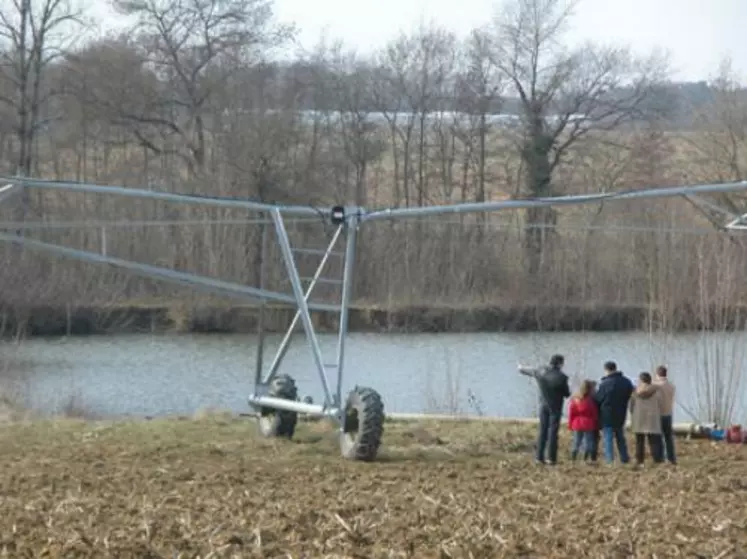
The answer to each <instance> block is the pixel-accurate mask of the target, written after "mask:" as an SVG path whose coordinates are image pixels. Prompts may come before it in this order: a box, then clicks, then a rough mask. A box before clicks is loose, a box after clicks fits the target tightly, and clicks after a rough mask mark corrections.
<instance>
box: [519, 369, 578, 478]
mask: <svg viewBox="0 0 747 559" xmlns="http://www.w3.org/2000/svg"><path fill="white" fill-rule="evenodd" d="M564 363H565V359H564V358H563V356H562V355H553V356H552V358H551V359H550V364H549V365H548V366H545V367H540V368H539V369H532V368H527V367H522V366H519V372H520V373H521V374H522V375H526V376H530V377H532V378H534V379H535V380H536V381H537V386H538V387H539V392H540V409H539V433H538V434H537V456H536V462H537V463H538V464H548V465H555V464H556V463H557V461H558V431H559V430H560V419H561V417H562V415H563V403H564V402H565V399H566V398H568V397H570V395H571V389H570V386H569V385H568V376H567V375H566V374H565V373H564V372H563V364H564ZM545 449H547V460H545Z"/></svg>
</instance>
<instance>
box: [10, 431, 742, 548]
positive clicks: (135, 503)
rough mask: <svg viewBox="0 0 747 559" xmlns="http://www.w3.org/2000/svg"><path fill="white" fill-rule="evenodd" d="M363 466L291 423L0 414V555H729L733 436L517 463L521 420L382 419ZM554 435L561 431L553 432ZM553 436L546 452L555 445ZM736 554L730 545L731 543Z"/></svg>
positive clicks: (330, 440) (329, 438)
mask: <svg viewBox="0 0 747 559" xmlns="http://www.w3.org/2000/svg"><path fill="white" fill-rule="evenodd" d="M386 429H387V430H386V433H385V446H384V447H383V448H382V451H381V457H380V460H379V461H378V462H376V463H370V464H365V463H355V462H345V461H343V460H342V459H341V458H339V457H338V451H337V446H336V444H335V439H334V431H333V430H332V428H331V427H329V426H327V425H325V424H322V423H304V424H302V425H301V426H300V428H299V432H298V434H297V436H296V438H295V440H294V441H293V442H287V441H277V440H264V439H260V438H259V437H258V435H257V434H256V426H255V425H254V423H253V421H252V420H250V419H241V418H230V417H227V416H207V417H202V418H198V419H181V420H178V419H169V420H154V421H141V422H128V423H114V422H84V421H62V420H60V421H53V422H51V421H50V422H26V423H23V422H21V423H7V424H3V425H0V465H1V468H2V470H1V471H2V474H1V476H0V511H1V513H0V554H5V555H3V556H8V557H13V558H21V557H97V558H101V557H116V558H129V557H133V558H135V557H137V558H140V559H143V558H148V557H164V558H166V557H168V558H173V557H203V558H204V557H308V558H317V557H360V558H366V559H369V558H376V557H474V558H482V557H484V558H493V557H541V558H553V557H574V558H576V557H713V558H716V557H718V558H725V557H739V556H740V552H741V553H745V552H747V447H739V446H732V445H726V444H718V445H717V444H712V443H709V442H702V441H686V440H679V441H678V443H679V451H680V465H679V466H678V467H676V468H672V467H669V466H660V467H658V468H653V467H651V468H646V469H644V470H643V471H633V470H632V469H631V468H630V467H623V466H613V467H605V466H596V467H594V466H585V465H582V464H576V465H571V464H569V463H568V459H567V458H566V454H565V453H564V454H563V456H562V458H563V459H564V460H563V463H562V464H560V465H558V466H557V467H555V468H548V467H537V466H534V465H533V464H532V460H531V448H532V443H533V430H532V429H527V428H526V427H512V426H505V425H498V424H493V423H456V424H455V423H447V422H443V423H440V424H438V423H388V424H387V428H386ZM565 435H566V434H565V433H564V436H565ZM567 443H568V440H567V437H566V438H565V439H564V441H563V449H564V450H565V449H566V448H567ZM742 556H745V557H747V555H742Z"/></svg>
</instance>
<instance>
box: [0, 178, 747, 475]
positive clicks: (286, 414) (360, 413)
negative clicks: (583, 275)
mask: <svg viewBox="0 0 747 559" xmlns="http://www.w3.org/2000/svg"><path fill="white" fill-rule="evenodd" d="M0 181H2V182H0V184H4V186H2V187H0V202H3V201H7V200H8V199H10V198H11V197H15V196H16V195H17V194H18V193H19V192H21V191H22V190H23V189H25V188H30V189H48V190H57V191H66V192H84V193H96V194H110V195H114V196H126V197H134V198H143V199H151V200H162V201H167V202H175V203H181V204H192V205H201V206H213V207H221V208H238V209H241V210H252V211H257V212H260V213H262V214H263V215H265V216H266V215H269V217H270V219H269V220H267V219H265V223H268V224H270V223H271V224H272V225H274V229H275V232H276V236H277V242H278V244H279V248H280V253H281V255H282V259H283V262H284V265H285V270H286V272H287V276H288V280H289V281H290V284H291V287H292V295H291V294H284V293H280V292H277V291H269V290H266V289H264V287H263V285H260V286H259V287H249V286H245V285H241V284H238V283H231V282H226V281H220V280H216V279H213V278H209V277H206V276H200V275H195V274H189V273H184V272H178V271H175V270H172V269H168V268H162V267H157V266H151V265H147V264H142V263H138V262H133V261H130V260H124V259H119V258H113V257H110V256H107V254H106V249H105V246H102V251H101V254H98V253H95V252H89V251H83V250H77V249H74V248H69V247H64V246H60V245H56V244H50V243H45V242H41V241H37V240H33V239H29V238H25V237H24V236H22V235H20V234H18V232H15V233H14V232H10V231H9V230H8V229H10V228H9V227H6V228H5V229H0V241H6V242H8V243H14V244H17V245H21V246H24V247H26V248H27V249H32V250H39V251H43V252H49V253H52V254H56V255H59V256H67V257H70V258H74V259H78V260H82V261H88V262H97V263H102V264H109V265H113V266H116V267H119V268H122V269H125V270H129V271H131V272H133V273H136V274H139V275H142V276H145V277H150V278H155V279H160V280H164V281H167V282H171V283H175V284H179V285H183V286H189V287H192V288H195V289H199V290H203V291H207V292H210V293H214V294H218V295H223V296H229V297H233V298H237V299H240V300H248V301H252V302H256V301H258V300H259V301H262V302H264V301H276V302H280V303H285V304H292V305H295V307H296V309H297V310H296V313H295V316H294V318H293V320H292V322H291V324H290V326H289V327H288V329H287V332H286V334H285V336H284V338H283V340H282V342H281V343H280V347H279V348H278V350H277V354H276V355H275V358H274V359H273V361H272V362H271V364H270V366H269V369H268V370H267V371H266V373H265V374H264V375H263V374H262V373H263V363H262V353H263V351H262V350H263V339H264V338H263V330H262V326H261V324H262V309H263V307H262V306H260V318H259V324H260V326H259V333H260V335H259V341H258V352H257V367H256V375H255V389H254V393H253V394H252V395H250V396H249V399H248V401H249V405H250V406H251V407H252V408H254V409H255V410H256V412H257V414H258V416H259V419H258V422H259V429H260V432H261V433H262V434H263V435H264V436H267V437H287V438H290V437H292V436H293V434H294V431H295V427H296V422H297V420H298V414H299V413H300V414H309V415H314V416H323V417H328V418H330V419H332V420H333V421H335V422H336V423H337V424H338V425H339V440H340V447H341V450H342V455H343V457H345V458H349V459H354V460H366V461H370V460H373V459H375V457H376V454H377V452H378V449H379V446H380V443H381V437H382V434H383V430H384V404H383V401H382V398H381V396H380V394H379V393H378V392H377V391H375V390H374V389H373V388H367V387H361V386H356V387H355V388H353V389H352V390H351V391H350V392H349V393H348V394H347V397H346V399H345V400H344V401H343V398H342V392H343V388H342V385H343V371H344V364H345V339H346V337H347V331H348V309H349V305H350V300H351V294H352V287H353V273H354V263H355V256H356V237H357V234H358V230H359V228H360V226H361V224H363V223H365V222H369V221H379V220H389V219H401V218H408V217H422V216H433V215H440V214H463V213H478V212H495V211H501V210H516V209H526V208H532V207H547V206H567V205H577V204H594V203H597V204H599V203H606V202H614V201H630V200H641V199H647V198H667V197H684V198H686V199H688V200H689V201H690V202H692V203H693V204H695V205H696V206H698V207H700V208H701V209H705V208H709V209H710V210H716V211H718V212H720V213H723V214H725V215H726V216H728V217H729V221H728V222H727V223H726V224H725V225H723V229H725V230H733V229H747V224H745V220H747V214H745V215H743V216H737V215H734V214H733V213H732V212H730V211H727V210H724V209H721V208H719V207H718V206H715V205H714V204H712V203H710V202H708V201H706V200H703V199H702V198H699V197H698V195H702V194H714V193H729V192H737V191H743V190H747V181H743V182H738V183H727V184H709V185H697V186H682V187H676V188H648V189H643V190H633V191H625V192H613V193H602V194H592V195H578V196H575V195H574V196H559V197H552V198H535V199H523V200H507V201H500V202H483V203H467V204H455V205H444V206H430V207H418V208H403V209H385V210H377V211H366V210H365V209H364V208H360V207H342V206H335V207H333V208H315V207H305V206H289V205H271V204H264V203H258V202H254V201H251V200H246V199H235V198H217V197H206V196H194V195H183V194H170V193H165V192H156V191H151V190H142V189H136V188H125V187H114V186H97V185H91V184H82V183H72V182H55V181H44V180H35V179H27V178H22V177H4V178H1V177H0ZM288 217H292V218H314V219H320V218H321V219H323V220H325V222H327V223H328V224H331V225H332V227H333V228H334V234H333V235H332V236H331V240H330V242H329V244H328V246H327V247H326V249H323V250H319V249H303V248H294V247H292V246H291V242H290V238H289V235H288V232H287V230H286V218H288ZM263 237H264V235H263ZM341 238H342V239H344V241H343V242H344V243H345V249H344V252H340V251H339V249H338V251H336V247H337V245H338V243H339V241H340V239H341ZM265 244H266V243H265V242H264V239H263V247H264V245H265ZM304 252H305V253H307V254H308V253H314V254H318V255H319V256H320V257H321V259H320V261H319V264H318V266H317V268H316V273H315V274H314V275H313V277H311V278H302V277H300V276H299V271H298V267H297V265H296V261H295V259H294V254H299V253H304ZM333 255H335V256H337V257H339V258H342V259H343V265H342V278H341V279H339V280H329V279H327V280H326V281H330V282H331V281H335V282H337V283H339V284H341V286H342V287H341V294H340V299H341V300H340V302H339V304H338V305H331V304H325V303H314V302H311V301H310V295H311V293H312V291H313V290H314V287H315V286H316V285H317V283H319V282H323V281H325V278H322V277H321V274H322V271H323V270H324V268H325V266H326V264H327V262H328V260H329V259H330V257H331V256H333ZM260 275H263V274H260ZM302 280H306V281H308V282H309V284H308V285H307V286H306V289H305V290H304V286H303V284H302ZM312 311H332V312H339V322H338V324H337V326H338V342H337V352H336V353H337V354H336V357H335V359H334V362H332V363H329V362H328V361H327V360H325V358H324V357H323V355H322V350H321V348H320V344H319V340H318V338H317V334H316V332H315V329H314V324H313V322H312V319H311V314H310V313H311V312H312ZM299 320H300V322H301V324H302V326H303V329H304V332H305V334H306V340H307V342H308V344H309V346H310V349H311V354H312V358H313V361H314V368H315V369H316V371H317V373H318V375H319V380H320V382H321V386H322V389H323V392H324V402H323V403H322V404H318V405H316V404H312V403H307V402H300V401H298V391H297V388H296V383H295V380H294V379H293V378H292V377H291V376H290V375H287V374H280V373H279V371H280V365H281V363H282V361H283V357H284V356H285V354H286V351H287V350H288V347H289V345H290V342H291V338H292V336H293V333H294V331H295V330H296V328H297V326H298V322H299ZM330 373H331V374H333V375H336V380H335V383H334V387H331V386H330V380H329V378H328V375H329V374H330Z"/></svg>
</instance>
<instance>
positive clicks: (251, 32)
mask: <svg viewBox="0 0 747 559" xmlns="http://www.w3.org/2000/svg"><path fill="white" fill-rule="evenodd" d="M114 5H115V7H116V8H118V9H119V10H120V11H122V12H123V13H125V14H128V15H134V16H136V17H137V24H136V27H135V29H134V31H135V32H136V33H137V34H138V38H139V41H140V47H141V50H142V52H143V61H144V63H145V64H146V65H147V67H148V68H151V69H152V70H153V72H154V73H155V75H156V76H157V77H158V79H159V81H160V86H161V87H159V88H158V89H157V102H156V104H155V106H154V107H153V108H152V111H151V112H150V113H147V114H142V115H137V114H124V115H121V116H122V117H124V118H125V119H126V120H127V121H128V122H129V124H130V125H131V129H132V132H133V134H135V135H136V137H137V138H138V141H140V142H141V143H142V144H143V145H144V146H146V147H147V148H148V149H149V150H151V151H152V152H154V153H157V154H160V153H163V152H164V151H165V150H167V149H168V148H167V147H166V146H165V145H164V144H163V143H157V142H155V141H154V140H153V139H152V138H150V137H147V136H146V135H144V134H143V133H142V132H141V127H142V126H143V125H145V126H146V127H150V128H152V127H156V128H159V129H163V130H165V131H168V132H169V134H171V135H173V136H175V137H176V139H178V141H179V144H180V149H179V152H178V153H179V156H180V157H181V158H182V159H183V161H184V162H185V164H186V165H187V168H188V170H189V172H190V174H191V175H192V176H195V175H198V174H201V173H203V172H204V170H205V164H206V156H207V128H208V125H209V124H208V123H207V122H206V108H207V107H208V105H209V104H210V101H211V98H212V96H214V95H215V94H216V93H217V92H218V91H219V90H220V88H221V87H222V86H224V85H225V83H226V79H227V78H228V76H229V75H230V72H231V71H232V70H234V69H235V68H236V66H237V65H236V63H235V62H236V61H237V60H247V61H256V60H257V59H258V58H259V57H260V56H261V51H262V49H264V48H267V47H271V46H275V45H277V44H279V43H280V42H282V41H283V40H285V39H286V38H287V37H288V36H289V33H290V29H289V28H287V27H284V26H278V25H275V24H274V22H273V19H272V9H271V8H272V5H271V3H270V2H268V1H266V0H189V1H187V2H183V1H180V0H114Z"/></svg>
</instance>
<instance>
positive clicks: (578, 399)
mask: <svg viewBox="0 0 747 559" xmlns="http://www.w3.org/2000/svg"><path fill="white" fill-rule="evenodd" d="M593 390H594V383H593V382H592V381H590V380H585V381H584V382H583V383H581V389H580V390H579V392H578V393H577V394H575V395H574V396H573V398H571V402H570V406H569V410H568V427H569V428H570V430H571V431H573V447H572V449H571V459H572V460H576V457H577V456H578V453H579V451H580V450H581V447H582V446H583V448H584V460H589V459H591V460H592V461H593V460H594V458H595V457H596V449H595V447H596V433H597V431H598V430H599V427H598V423H599V409H598V408H597V405H596V403H595V402H594V399H593V393H592V392H593Z"/></svg>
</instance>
